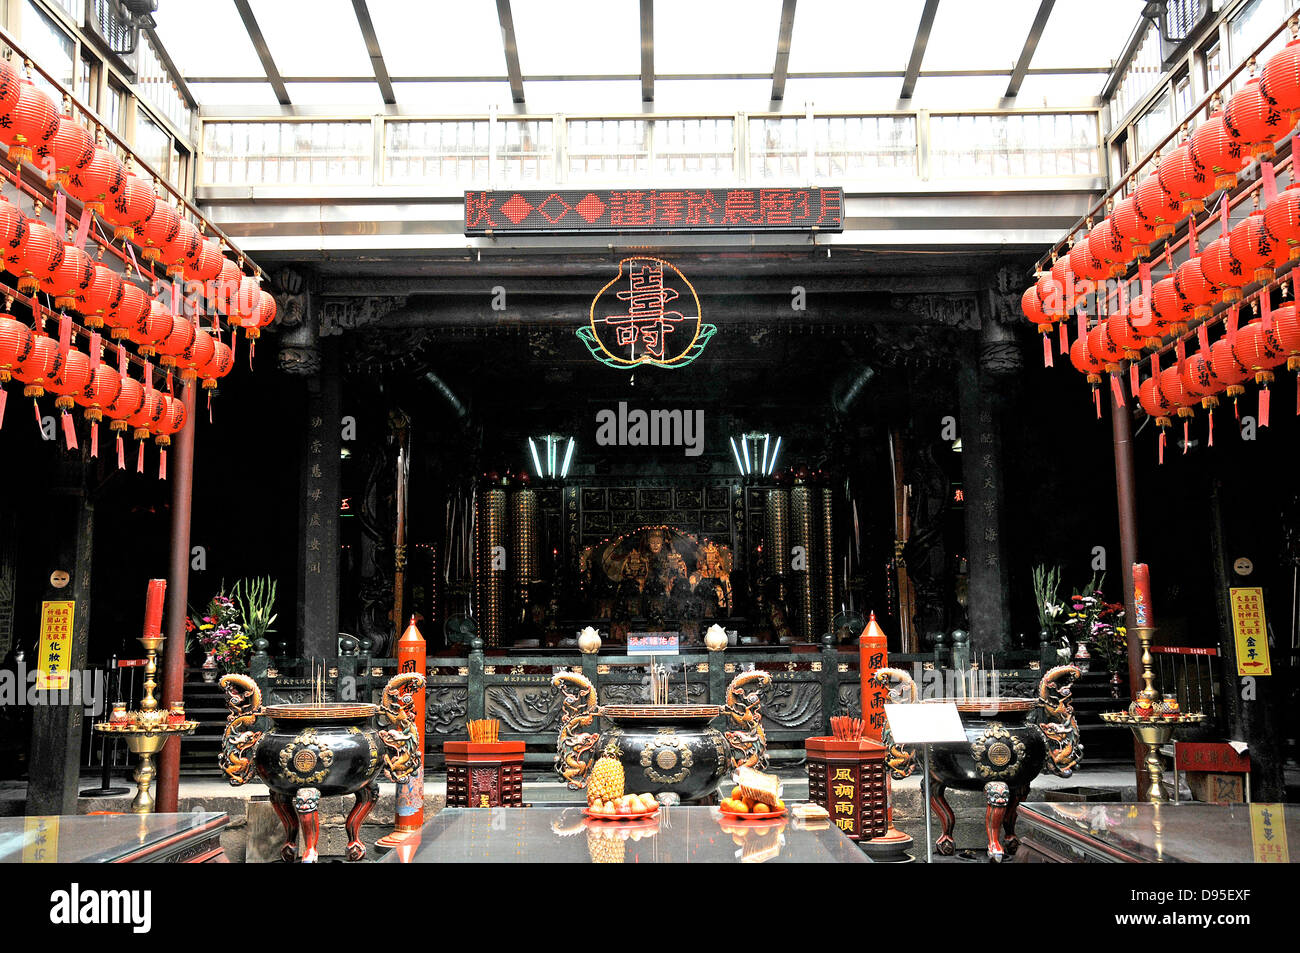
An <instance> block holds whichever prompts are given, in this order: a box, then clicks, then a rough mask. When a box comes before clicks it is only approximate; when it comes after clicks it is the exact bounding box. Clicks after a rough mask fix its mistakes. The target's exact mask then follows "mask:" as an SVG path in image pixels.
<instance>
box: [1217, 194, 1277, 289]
mask: <svg viewBox="0 0 1300 953" xmlns="http://www.w3.org/2000/svg"><path fill="white" fill-rule="evenodd" d="M1228 248H1229V249H1230V250H1231V252H1232V257H1233V258H1235V259H1237V261H1239V262H1241V267H1242V270H1243V271H1245V273H1246V274H1248V275H1250V276H1251V278H1252V279H1253V280H1254V281H1272V280H1273V263H1274V261H1276V259H1277V251H1278V250H1277V247H1276V245H1275V243H1274V241H1273V237H1272V236H1271V235H1269V233H1268V229H1267V228H1265V227H1264V213H1263V212H1262V211H1260V210H1259V209H1255V211H1253V212H1251V213H1250V214H1249V215H1247V216H1246V217H1245V218H1243V219H1242V220H1241V221H1240V222H1238V223H1237V224H1236V225H1235V226H1234V227H1233V229H1232V231H1231V232H1229V233H1228Z"/></svg>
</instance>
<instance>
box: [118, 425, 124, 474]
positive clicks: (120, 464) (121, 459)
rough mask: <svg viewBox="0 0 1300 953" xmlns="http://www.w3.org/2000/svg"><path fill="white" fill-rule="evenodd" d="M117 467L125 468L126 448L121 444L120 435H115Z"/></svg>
mask: <svg viewBox="0 0 1300 953" xmlns="http://www.w3.org/2000/svg"><path fill="white" fill-rule="evenodd" d="M117 468H118V469H119V470H125V469H126V448H125V447H123V446H122V435H121V434H120V433H119V434H118V435H117Z"/></svg>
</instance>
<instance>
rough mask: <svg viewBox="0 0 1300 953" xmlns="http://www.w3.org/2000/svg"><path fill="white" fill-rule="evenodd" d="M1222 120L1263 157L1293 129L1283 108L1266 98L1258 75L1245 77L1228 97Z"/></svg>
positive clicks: (1265, 157) (1234, 136)
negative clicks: (1288, 123)
mask: <svg viewBox="0 0 1300 953" xmlns="http://www.w3.org/2000/svg"><path fill="white" fill-rule="evenodd" d="M1223 121H1224V122H1225V123H1226V124H1227V127H1228V132H1229V133H1231V134H1232V137H1233V138H1234V139H1236V140H1237V141H1239V142H1240V143H1241V144H1242V145H1243V146H1244V147H1245V148H1247V149H1249V150H1250V154H1251V155H1253V156H1255V157H1256V158H1260V159H1267V158H1269V157H1270V156H1272V155H1273V143H1274V142H1276V141H1277V140H1278V139H1281V138H1282V137H1283V136H1285V135H1286V134H1287V132H1289V131H1290V130H1289V128H1288V126H1287V124H1286V119H1285V117H1284V116H1283V115H1282V111H1281V110H1280V109H1278V108H1277V107H1275V106H1273V105H1272V104H1270V103H1269V101H1268V100H1267V99H1265V98H1264V93H1263V92H1262V91H1261V90H1260V88H1259V77H1258V76H1252V77H1251V78H1250V79H1248V80H1246V85H1245V86H1243V87H1242V88H1241V89H1239V90H1237V92H1236V93H1234V94H1233V97H1232V99H1230V100H1228V108H1227V109H1226V110H1225V111H1224V113H1223Z"/></svg>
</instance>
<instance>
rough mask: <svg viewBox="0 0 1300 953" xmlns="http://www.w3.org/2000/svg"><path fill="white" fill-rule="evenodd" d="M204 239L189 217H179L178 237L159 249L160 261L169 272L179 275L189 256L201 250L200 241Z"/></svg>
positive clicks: (173, 275)
mask: <svg viewBox="0 0 1300 953" xmlns="http://www.w3.org/2000/svg"><path fill="white" fill-rule="evenodd" d="M201 241H203V239H202V237H201V236H200V235H199V230H198V229H197V228H195V227H194V226H193V225H192V224H190V222H189V221H188V220H187V219H184V218H180V217H179V216H178V218H177V225H176V237H175V238H173V239H172V240H171V241H170V242H168V243H167V244H166V245H164V246H163V247H162V248H160V249H159V256H160V257H159V261H161V262H162V263H163V265H164V266H165V267H166V268H167V274H168V275H170V276H171V277H173V278H175V277H178V276H179V275H180V274H181V273H182V271H183V270H184V269H183V264H184V262H185V259H186V258H187V257H189V258H192V257H193V256H194V255H196V254H197V253H198V251H199V242H201Z"/></svg>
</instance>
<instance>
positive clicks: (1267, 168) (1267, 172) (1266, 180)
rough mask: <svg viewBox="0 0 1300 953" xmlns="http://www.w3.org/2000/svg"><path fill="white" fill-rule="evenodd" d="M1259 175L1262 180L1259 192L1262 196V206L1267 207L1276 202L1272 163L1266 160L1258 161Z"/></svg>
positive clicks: (1274, 176)
mask: <svg viewBox="0 0 1300 953" xmlns="http://www.w3.org/2000/svg"><path fill="white" fill-rule="evenodd" d="M1259 175H1260V179H1261V180H1262V184H1261V190H1262V192H1263V195H1264V204H1265V205H1269V204H1271V203H1273V202H1276V201H1277V174H1276V173H1275V172H1274V171H1273V163H1272V162H1269V161H1268V160H1267V159H1262V160H1260V163H1259Z"/></svg>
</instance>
